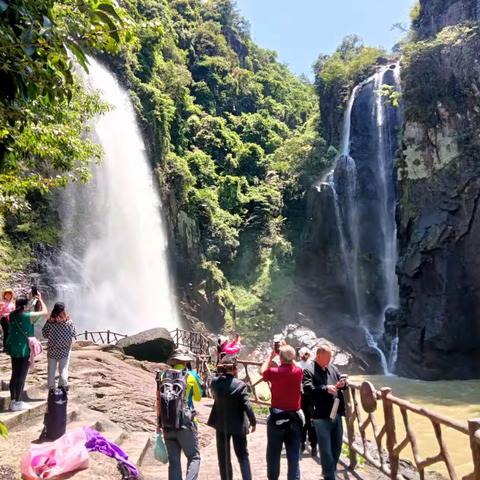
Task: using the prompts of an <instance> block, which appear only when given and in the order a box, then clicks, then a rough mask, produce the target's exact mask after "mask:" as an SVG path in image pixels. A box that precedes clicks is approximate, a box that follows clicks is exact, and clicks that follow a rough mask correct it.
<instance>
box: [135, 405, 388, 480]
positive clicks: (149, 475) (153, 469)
mask: <svg viewBox="0 0 480 480" xmlns="http://www.w3.org/2000/svg"><path fill="white" fill-rule="evenodd" d="M211 405H212V400H210V399H205V400H203V401H202V403H201V405H200V406H199V407H198V411H199V418H200V422H199V434H200V442H201V445H202V449H201V455H202V461H201V462H202V463H201V470H200V478H199V480H216V479H219V478H220V475H219V471H218V461H217V450H216V444H215V438H214V434H213V430H212V429H211V428H209V427H207V426H206V425H205V422H206V419H207V418H208V414H209V412H210V408H211ZM266 445H267V432H266V426H265V425H263V424H259V425H258V426H257V431H256V432H255V433H253V434H251V435H249V437H248V450H249V454H250V463H251V466H252V474H253V478H254V480H267V471H266V461H265V452H266ZM183 460H184V462H183V473H184V474H185V471H186V470H185V469H186V461H185V458H184V459H183ZM232 465H233V479H234V480H240V479H241V475H240V468H239V466H238V463H237V460H236V458H235V454H234V453H233V448H232ZM141 470H142V473H143V475H144V480H158V479H166V478H167V472H168V467H167V466H166V465H161V464H159V463H158V462H156V461H155V460H154V458H153V453H152V452H148V453H147V456H146V458H145V460H144V463H143V465H142V468H141ZM286 475H287V460H286V456H285V453H284V454H283V455H282V463H281V474H280V479H285V478H286ZM301 478H302V480H319V479H321V478H322V468H321V466H320V460H319V458H318V457H317V458H313V457H311V455H309V454H308V453H307V454H305V455H304V456H303V458H302V460H301ZM385 478H386V477H384V476H383V475H382V474H381V473H380V472H377V471H376V470H374V469H371V468H369V467H366V466H362V467H359V468H358V469H357V471H356V472H355V473H352V472H350V471H348V470H347V469H346V468H345V467H344V466H342V467H341V468H340V471H339V479H341V480H347V479H359V480H360V479H369V480H370V479H372V480H373V479H379V480H380V479H381V480H384V479H385Z"/></svg>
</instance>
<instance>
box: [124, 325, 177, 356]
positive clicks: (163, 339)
mask: <svg viewBox="0 0 480 480" xmlns="http://www.w3.org/2000/svg"><path fill="white" fill-rule="evenodd" d="M117 346H118V347H120V348H121V349H122V350H123V351H124V352H125V354H126V355H130V356H132V357H134V358H136V359H137V360H148V361H150V362H166V361H167V360H168V359H169V357H170V356H171V354H172V353H173V351H174V350H175V343H174V342H173V340H172V337H171V335H170V333H169V331H168V330H167V329H166V328H152V329H150V330H145V331H144V332H140V333H137V334H136V335H131V336H129V337H125V338H122V339H121V340H119V341H118V342H117Z"/></svg>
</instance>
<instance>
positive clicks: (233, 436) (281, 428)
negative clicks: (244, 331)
mask: <svg viewBox="0 0 480 480" xmlns="http://www.w3.org/2000/svg"><path fill="white" fill-rule="evenodd" d="M226 342H227V340H226V339H221V341H219V342H218V347H219V348H218V358H217V360H218V364H217V372H216V374H215V375H214V376H213V378H212V379H211V381H210V390H211V392H212V396H213V399H214V403H213V406H212V411H211V414H210V417H209V419H208V425H209V426H210V427H212V428H214V429H215V431H216V447H217V456H218V465H219V473H220V479H221V480H233V478H234V477H233V468H232V461H231V444H233V449H234V452H235V455H236V457H237V460H238V463H239V466H240V471H241V477H242V480H251V479H252V478H254V477H253V476H252V470H251V466H250V460H249V453H248V442H247V436H248V435H249V434H252V433H254V432H255V430H256V425H257V420H256V416H255V412H254V410H253V408H252V405H251V403H250V400H249V390H248V386H247V384H246V383H245V382H244V381H242V380H240V379H239V378H238V369H237V360H236V356H235V355H233V356H231V355H227V354H226V353H225V352H224V351H223V350H222V349H221V348H220V347H221V346H222V345H223V346H225V345H227V344H228V343H226ZM234 342H235V344H234V346H236V345H237V344H239V342H240V339H239V337H238V336H236V337H235V338H234ZM310 356H311V353H310V351H309V350H308V349H306V348H302V349H300V351H299V352H298V353H297V352H296V351H295V349H294V348H293V347H291V346H289V345H287V344H285V343H284V342H276V343H275V345H274V348H273V350H272V352H271V354H270V356H269V357H268V358H267V359H266V360H265V362H264V363H263V365H262V367H261V375H262V378H263V380H265V381H266V382H267V383H268V385H269V387H270V391H271V407H270V412H269V416H268V419H267V445H266V466H267V478H268V480H278V479H279V477H280V465H281V455H282V450H283V448H285V450H286V457H287V465H288V468H287V472H286V473H287V476H286V478H287V479H288V480H299V479H300V478H301V473H300V470H301V467H300V465H301V458H302V453H303V454H305V452H306V446H307V440H308V442H309V443H310V454H311V455H312V456H313V457H315V456H317V453H318V452H319V454H320V463H321V465H322V470H323V478H324V479H325V480H335V479H336V478H337V465H338V462H339V459H340V454H341V447H342V438H343V426H342V417H343V416H344V415H345V403H344V398H343V391H344V389H345V388H347V377H346V375H341V374H340V372H339V371H338V369H337V368H336V367H335V366H334V365H333V364H332V363H331V358H332V351H331V348H330V346H329V345H328V344H321V345H319V346H318V347H317V348H316V351H315V357H314V358H313V359H310ZM188 360H190V361H191V360H192V359H188V358H186V357H185V358H184V357H182V356H181V355H180V356H178V354H177V356H175V355H174V357H172V359H171V361H170V363H171V365H172V366H175V368H177V369H179V370H181V369H182V368H185V365H188V363H187V361H188ZM192 372H193V371H192V370H191V369H185V375H186V376H187V377H186V378H188V377H189V376H190V375H192ZM177 384H178V382H177ZM159 388H160V390H159V392H160V393H159V399H160V397H161V393H162V392H167V394H165V395H166V397H168V398H169V399H170V400H171V399H172V398H173V395H172V394H171V391H173V390H168V389H167V390H161V389H162V383H161V382H159ZM192 388H193V387H192ZM199 388H200V387H199ZM177 392H178V390H177ZM187 392H188V390H187ZM176 398H179V397H176ZM187 398H192V396H191V395H190V397H189V396H188V393H187ZM200 398H201V389H199V390H197V395H194V396H193V400H195V401H197V400H199V399H200ZM162 407H163V408H164V409H165V410H166V411H167V412H168V414H169V415H171V412H172V411H173V410H172V408H171V407H170V406H169V405H168V402H167V401H166V402H163V403H162ZM185 409H186V410H188V414H184V413H182V411H183V412H184V411H185ZM185 409H184V410H182V409H180V410H177V412H180V415H184V416H185V418H186V421H180V422H179V423H178V424H177V425H175V426H174V427H172V426H171V425H170V426H167V425H166V423H165V421H163V422H162V419H163V418H164V417H165V412H163V415H162V412H161V411H160V412H159V431H161V430H163V433H164V436H165V443H166V449H167V452H168V458H169V477H168V480H182V478H183V477H182V469H181V462H180V454H181V452H182V451H183V452H184V454H185V455H186V457H187V471H186V476H185V478H186V480H196V479H197V478H198V476H199V471H200V448H199V444H198V431H197V423H196V418H195V408H194V405H193V402H188V406H187V405H186V406H185ZM160 410H161V409H160Z"/></svg>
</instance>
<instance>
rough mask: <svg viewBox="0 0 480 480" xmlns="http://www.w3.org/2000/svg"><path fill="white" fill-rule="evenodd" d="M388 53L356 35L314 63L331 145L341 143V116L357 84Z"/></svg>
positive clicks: (324, 131)
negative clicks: (365, 42) (364, 42)
mask: <svg viewBox="0 0 480 480" xmlns="http://www.w3.org/2000/svg"><path fill="white" fill-rule="evenodd" d="M385 54H386V52H385V50H383V49H380V48H375V47H369V46H366V45H364V44H363V42H362V39H361V38H360V37H358V36H357V35H350V36H348V37H345V39H344V40H343V42H342V43H341V45H340V46H339V47H338V48H337V50H336V51H335V52H334V53H333V55H331V56H326V55H320V57H319V58H318V60H317V62H316V63H315V66H314V70H315V86H316V89H317V93H318V96H319V99H320V111H321V132H322V134H323V136H324V137H325V138H326V139H327V141H328V142H329V143H331V144H334V145H338V144H339V143H340V135H341V127H342V116H343V112H344V110H345V105H346V103H347V101H348V98H349V97H350V93H351V92H352V89H353V87H354V86H355V85H357V84H358V83H360V82H361V81H363V80H365V79H366V78H367V77H369V76H370V75H372V74H373V73H374V72H375V66H376V65H377V64H378V61H379V59H381V58H382V57H384V56H385Z"/></svg>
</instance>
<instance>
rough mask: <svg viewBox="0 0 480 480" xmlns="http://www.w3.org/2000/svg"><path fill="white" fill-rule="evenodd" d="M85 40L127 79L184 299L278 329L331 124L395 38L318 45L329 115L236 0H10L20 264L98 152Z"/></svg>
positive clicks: (0, 95)
mask: <svg viewBox="0 0 480 480" xmlns="http://www.w3.org/2000/svg"><path fill="white" fill-rule="evenodd" d="M87 53H90V54H97V55H99V56H101V57H102V58H103V59H104V60H105V61H107V62H108V63H109V65H110V66H111V67H112V68H113V69H114V70H115V71H116V73H117V74H118V76H119V77H120V78H121V80H122V81H123V83H124V84H125V85H126V86H127V87H128V88H129V89H130V92H131V95H132V99H133V102H134V105H135V108H136V110H137V113H138V116H139V119H140V121H141V124H142V127H143V131H144V134H145V138H146V139H147V142H148V148H149V153H150V157H151V159H152V162H153V164H154V168H155V170H156V173H157V176H158V179H159V182H160V186H161V193H162V197H163V201H164V202H163V203H164V207H165V209H166V214H167V220H168V224H169V227H170V231H171V240H172V244H173V247H172V250H173V253H174V257H175V262H174V263H175V265H176V273H177V280H178V281H177V284H178V287H179V289H180V291H181V292H183V294H184V296H185V298H186V300H187V303H190V304H191V305H192V306H193V309H194V310H195V313H197V314H198V315H199V316H200V317H201V319H202V320H204V321H206V322H207V323H209V324H210V326H212V327H216V328H221V327H223V326H226V327H227V328H236V329H238V330H240V331H241V332H242V333H245V334H247V335H252V336H255V335H257V334H258V332H260V333H261V334H268V331H269V330H270V329H271V328H272V325H273V324H274V323H275V321H276V320H277V319H278V317H279V311H280V309H281V305H282V302H283V301H284V300H285V297H286V295H287V294H288V292H289V290H290V287H291V284H292V281H293V277H294V259H295V250H296V248H297V247H298V245H299V242H300V240H301V232H302V230H303V223H304V219H305V203H306V202H305V193H306V191H307V190H308V189H309V188H310V187H311V185H312V184H313V183H314V181H316V180H317V179H318V178H319V177H320V176H321V175H322V173H323V172H324V171H325V170H326V168H328V166H329V165H331V163H332V162H333V160H334V158H335V156H336V154H337V150H336V148H334V147H333V146H332V144H338V141H339V138H338V135H335V134H331V132H330V131H329V129H330V130H331V129H333V128H334V127H332V126H333V125H337V126H338V125H339V122H337V120H338V118H340V117H341V115H342V112H343V108H344V103H345V101H346V99H347V98H348V95H349V92H350V90H351V88H352V87H353V85H354V84H355V83H357V82H358V81H360V80H362V79H363V78H365V76H367V75H368V74H370V73H371V72H372V66H373V65H374V64H375V63H376V61H377V59H378V58H379V57H380V56H382V55H383V54H384V52H383V50H380V49H376V48H371V47H367V46H364V45H363V44H362V42H361V41H360V39H359V38H358V37H355V36H352V37H348V38H346V39H345V41H344V42H343V43H342V45H341V46H340V47H339V48H338V50H337V51H336V52H335V53H334V54H333V55H332V56H330V57H326V56H322V57H321V58H320V59H319V61H318V62H317V65H316V88H317V92H318V93H319V94H320V99H321V101H320V105H321V115H320V110H319V102H318V99H317V96H316V92H315V86H314V85H312V84H311V83H310V82H309V81H308V80H306V79H304V78H298V77H296V76H294V75H293V74H292V73H291V72H290V71H289V70H288V68H287V67H286V66H285V65H282V64H281V63H279V62H278V60H277V58H276V54H275V52H272V51H268V50H264V49H262V48H260V47H258V46H257V45H256V44H255V43H254V42H253V41H252V39H251V38H250V34H249V27H248V24H247V23H246V22H245V20H244V19H243V18H242V17H241V16H240V15H239V13H238V11H237V10H236V8H235V4H234V2H233V1H231V0H207V1H201V0H168V1H167V0H125V1H123V2H122V8H119V7H118V6H117V5H116V3H115V2H114V0H89V1H87V2H83V1H82V2H80V1H78V0H63V1H60V2H59V1H55V2H54V1H53V0H39V1H35V2H34V1H32V0H19V1H16V2H3V1H2V0H0V80H1V82H0V119H1V122H0V126H1V127H0V208H1V211H0V215H1V219H2V229H1V230H0V258H1V259H2V260H3V259H6V258H9V257H10V256H11V253H12V245H13V244H15V245H17V247H18V249H19V251H22V248H23V246H25V252H26V253H25V255H16V258H17V259H20V258H21V259H22V261H19V262H20V263H19V265H17V267H15V268H18V269H22V268H24V267H25V264H26V263H28V260H29V258H30V253H29V248H28V247H29V246H31V245H32V244H35V243H43V244H49V245H53V244H55V243H56V242H57V241H58V229H57V228H56V226H55V223H56V219H55V215H54V213H53V212H52V209H51V207H50V205H49V199H48V197H46V196H45V195H44V194H45V193H46V192H48V191H49V190H50V189H52V188H57V187H61V186H64V185H65V184H66V182H67V180H82V181H85V180H87V179H88V177H89V163H90V162H91V161H98V160H99V159H100V158H101V151H100V149H99V147H98V146H96V145H95V144H94V143H92V142H91V141H90V140H89V138H88V135H86V133H87V125H88V122H89V120H90V119H91V118H93V117H94V116H95V115H97V114H98V113H101V112H102V111H103V110H104V109H105V108H108V106H106V105H104V104H102V102H101V101H100V99H99V98H98V97H97V96H96V95H95V94H92V93H90V92H86V91H85V89H84V87H83V86H82V85H81V84H80V82H79V81H78V79H77V76H76V75H75V73H74V68H73V59H74V58H75V60H76V62H77V63H79V64H80V65H81V66H83V67H84V68H87V59H86V54H87ZM340 123H341V122H340ZM335 128H337V127H335ZM319 132H327V140H325V139H324V138H322V136H321V135H320V133H319ZM4 273H5V272H4ZM252 327H253V328H252Z"/></svg>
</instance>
